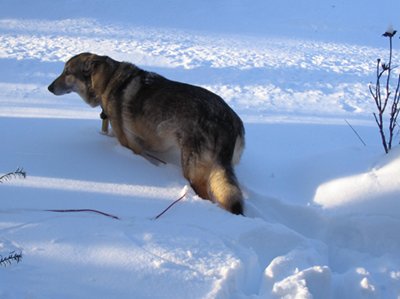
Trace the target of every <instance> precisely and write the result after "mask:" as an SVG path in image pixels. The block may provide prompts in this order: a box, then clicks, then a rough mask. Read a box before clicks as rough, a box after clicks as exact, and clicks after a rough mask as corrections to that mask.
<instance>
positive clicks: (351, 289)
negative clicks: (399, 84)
mask: <svg viewBox="0 0 400 299" xmlns="http://www.w3.org/2000/svg"><path fill="white" fill-rule="evenodd" d="M0 6H1V9H0V66H1V70H2V71H1V72H0V90H1V92H0V128H1V134H0V137H1V142H2V145H1V147H0V155H1V157H2V159H1V163H0V174H4V173H8V172H9V171H12V170H15V169H17V168H18V167H23V168H24V170H26V172H27V178H26V179H21V178H15V179H12V180H9V181H5V182H3V183H2V184H0V198H1V199H0V203H1V205H0V255H1V256H3V257H5V256H7V255H8V254H9V253H10V252H12V251H14V252H21V253H22V255H23V259H22V260H21V262H20V263H18V264H16V263H12V264H11V265H8V266H7V267H0V298H1V299H3V298H4V299H8V298H227V299H231V298H233V299H234V298H252V299H255V298H324V299H325V298H328V299H329V298H332V299H333V298H344V299H347V298H348V299H350V298H395V299H398V298H400V255H399V252H400V236H399V233H398V232H399V231H400V203H399V198H400V196H399V195H400V148H399V146H398V145H397V144H398V142H399V136H398V135H397V136H396V142H395V143H396V146H395V147H394V149H393V150H392V151H391V152H390V153H389V154H388V155H386V154H384V151H383V148H382V146H381V142H380V139H379V136H378V131H377V128H376V124H375V122H374V119H373V116H372V112H373V111H374V106H373V105H374V104H373V100H372V99H371V97H370V95H369V92H368V83H369V82H370V81H373V80H374V72H375V67H376V66H375V63H376V59H377V58H378V57H381V58H382V59H383V60H385V59H387V57H386V56H387V45H386V42H387V40H386V39H385V38H383V37H381V35H382V33H383V32H384V30H385V28H387V27H388V25H389V24H392V25H389V26H393V29H398V28H399V26H400V24H399V23H398V16H397V15H398V11H399V10H400V3H398V1H394V0H383V1H381V2H380V4H379V6H380V7H383V8H385V9H383V10H382V11H384V13H382V14H381V15H380V16H379V17H377V10H376V9H377V7H376V3H374V2H373V1H362V0H354V1H342V0H332V1H317V0H310V1H306V2H305V1H294V0H282V1H261V0H256V1H252V4H251V5H250V4H249V3H247V2H245V1H241V0H234V1H231V0H230V1H228V0H221V1H182V0H173V1H141V2H139V1H126V0H123V1H118V2H115V1H112V2H111V1H97V0H89V1H79V0H77V1H64V0H63V1H48V0H43V1H37V2H32V1H24V0H13V1H9V0H6V1H2V3H1V5H0ZM355 12H357V13H355ZM398 46H399V45H398V41H397V39H395V40H394V57H393V60H394V61H399V58H400V56H399V54H398V52H397V51H396V50H397V49H398ZM83 51H92V52H95V53H98V54H106V55H109V56H111V57H113V58H115V59H118V60H126V61H130V62H133V63H135V64H137V65H139V66H141V67H143V68H145V69H147V70H150V71H154V72H158V73H160V74H162V75H164V76H167V77H169V78H171V79H174V80H180V81H184V82H188V83H192V84H196V85H200V86H203V87H206V88H208V89H210V90H212V91H214V92H216V93H218V94H219V95H221V96H222V97H223V98H224V99H225V100H226V101H227V102H228V103H229V104H230V105H231V106H232V108H233V109H234V110H235V111H237V113H238V114H239V115H240V116H241V117H242V119H243V120H244V123H245V127H246V148H245V151H244V154H243V157H242V160H241V162H240V163H239V165H238V166H237V167H236V172H237V176H238V179H239V182H240V183H241V187H242V189H243V192H244V194H245V198H246V199H245V204H246V206H245V214H246V217H242V216H235V215H231V214H229V213H227V212H225V211H224V210H222V209H220V208H219V207H217V206H216V205H214V204H212V203H211V202H209V201H204V200H201V199H200V198H199V197H197V196H196V195H195V193H194V192H193V190H191V188H190V187H188V186H187V182H186V181H185V180H184V179H183V177H182V174H181V170H180V168H179V167H178V166H177V165H173V164H168V165H161V166H155V165H153V164H151V163H149V162H148V161H147V160H145V159H143V158H141V157H138V156H135V155H133V154H132V153H131V152H130V151H129V150H127V149H125V148H123V147H121V146H120V145H119V144H118V143H117V141H116V139H115V138H112V137H109V136H105V135H102V134H100V133H99V132H100V128H101V121H100V119H99V113H100V111H99V110H97V109H91V108H90V107H88V106H87V105H86V104H85V103H84V102H83V101H82V100H81V99H80V98H79V97H78V96H77V95H76V94H70V95H66V96H63V97H55V96H54V95H52V94H51V93H49V92H48V91H47V86H48V84H49V83H51V82H52V81H53V80H54V78H55V77H56V76H57V75H58V74H59V73H60V72H61V70H62V68H63V63H64V62H65V61H66V60H67V59H68V58H69V57H71V56H72V55H74V54H76V53H79V52H83ZM395 72H398V71H397V70H396V71H395ZM346 120H347V121H348V122H349V123H350V124H351V125H352V126H353V127H354V128H355V129H356V131H357V132H358V133H359V135H360V136H361V138H362V139H363V141H364V142H365V143H366V146H364V145H363V143H362V142H361V141H360V140H359V139H358V137H357V136H356V135H355V134H354V132H353V131H352V130H351V128H350V127H349V126H348V125H347V123H346ZM183 194H186V195H185V196H184V198H183V199H182V200H181V201H179V202H178V203H177V204H175V205H174V206H173V207H172V208H171V209H170V210H168V211H167V212H166V213H165V214H163V215H162V216H160V218H158V219H155V217H156V216H157V215H158V214H160V213H161V212H162V211H163V210H164V209H165V208H166V207H167V206H169V205H170V204H171V203H172V202H173V201H174V200H176V199H178V198H179V197H180V196H181V195H183ZM54 209H56V210H57V209H59V210H68V209H75V210H79V209H91V210H97V211H101V212H104V213H107V214H109V215H114V216H117V217H118V219H114V218H111V217H108V216H106V215H102V214H99V213H95V212H93V211H92V212H90V211H86V212H84V211H83V212H69V213H55V212H50V211H49V210H54Z"/></svg>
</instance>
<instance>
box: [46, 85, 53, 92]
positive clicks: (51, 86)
mask: <svg viewBox="0 0 400 299" xmlns="http://www.w3.org/2000/svg"><path fill="white" fill-rule="evenodd" d="M47 89H48V90H49V91H50V92H51V93H54V82H53V83H51V84H50V85H49V87H47Z"/></svg>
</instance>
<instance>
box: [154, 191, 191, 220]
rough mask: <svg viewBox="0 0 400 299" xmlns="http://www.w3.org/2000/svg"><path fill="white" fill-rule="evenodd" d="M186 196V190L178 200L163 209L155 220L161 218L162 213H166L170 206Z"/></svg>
mask: <svg viewBox="0 0 400 299" xmlns="http://www.w3.org/2000/svg"><path fill="white" fill-rule="evenodd" d="M185 196H186V192H185V193H184V194H183V195H182V196H181V197H179V198H178V199H177V200H175V201H174V202H173V203H171V204H170V205H169V206H168V207H167V208H166V209H165V210H164V211H162V212H161V213H160V214H158V215H157V216H156V217H155V218H154V220H157V219H158V218H160V217H161V216H162V215H164V213H165V212H167V211H168V210H169V209H170V208H172V206H173V205H174V204H176V203H177V202H179V201H180V200H182V199H183V198H184V197H185Z"/></svg>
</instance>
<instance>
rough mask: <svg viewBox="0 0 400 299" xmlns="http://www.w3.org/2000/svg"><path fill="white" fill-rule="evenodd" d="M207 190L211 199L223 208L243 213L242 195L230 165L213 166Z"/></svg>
mask: <svg viewBox="0 0 400 299" xmlns="http://www.w3.org/2000/svg"><path fill="white" fill-rule="evenodd" d="M208 190H209V193H210V195H211V197H212V199H213V200H214V201H216V202H217V203H218V204H219V205H221V206H222V207H223V208H224V209H225V210H228V211H229V212H231V213H233V214H236V215H239V214H240V215H243V195H242V191H241V190H240V188H239V185H238V181H237V179H236V176H235V173H234V171H233V168H232V166H231V165H229V166H222V165H220V164H216V165H214V166H213V168H212V169H211V173H210V177H209V179H208Z"/></svg>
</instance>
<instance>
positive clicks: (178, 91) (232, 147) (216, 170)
mask: <svg viewBox="0 0 400 299" xmlns="http://www.w3.org/2000/svg"><path fill="white" fill-rule="evenodd" d="M48 90H49V91H50V92H52V93H53V94H55V95H63V94H67V93H70V92H76V93H78V94H79V96H80V97H81V98H82V99H83V100H84V101H85V102H86V103H87V104H89V105H90V106H91V107H97V106H101V108H102V110H103V111H102V118H107V119H108V120H109V121H110V124H111V127H112V130H113V132H114V134H115V136H116V137H117V139H118V141H119V142H120V143H121V145H123V146H125V147H127V148H129V149H131V150H132V151H133V152H134V153H135V154H138V155H142V156H143V157H145V158H149V157H155V156H153V155H152V154H150V153H163V152H166V151H168V150H170V149H171V148H174V147H175V148H177V149H179V153H180V164H181V167H182V171H183V176H184V177H185V178H186V179H187V180H188V181H189V183H190V185H191V187H192V188H193V190H194V191H195V192H196V193H197V194H198V195H199V196H200V197H202V198H204V199H209V200H211V201H213V202H217V203H218V204H219V205H220V206H221V207H222V208H224V209H226V210H227V211H229V212H231V213H233V214H242V215H243V209H244V208H243V194H242V191H241V189H240V187H239V184H238V180H237V178H236V175H235V172H234V168H233V166H234V164H236V163H238V162H239V159H240V157H241V154H242V152H243V149H244V143H245V141H244V135H245V130H244V127H243V122H242V120H241V119H240V117H239V116H238V115H237V114H236V113H235V112H234V111H233V110H232V109H231V108H230V107H229V106H228V104H227V103H226V102H225V101H224V100H223V99H222V98H221V97H219V96H218V95H216V94H214V93H212V92H211V91H209V90H207V89H204V88H201V87H198V86H194V85H190V84H186V83H181V82H176V81H171V80H169V79H167V78H165V77H163V76H161V75H158V74H156V73H153V72H147V71H145V70H143V69H141V68H139V67H137V66H135V65H134V64H131V63H127V62H118V61H116V60H114V59H112V58H110V57H108V56H99V55H96V54H92V53H81V54H78V55H76V56H74V57H72V58H71V59H70V60H68V61H67V62H66V64H65V66H64V70H63V72H62V73H61V75H60V76H59V77H58V78H56V79H55V80H54V82H53V83H51V84H50V85H49V87H48ZM160 161H161V160H160Z"/></svg>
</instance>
